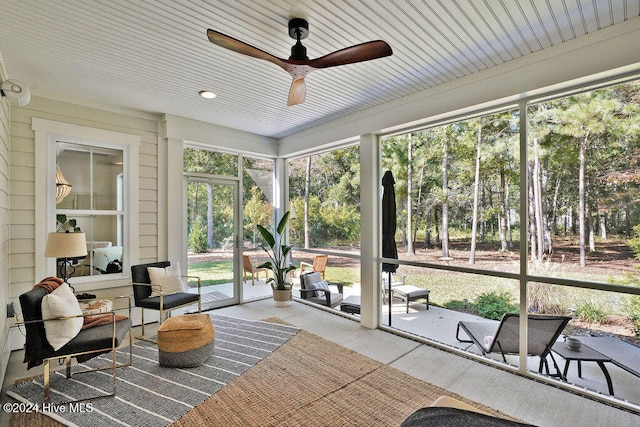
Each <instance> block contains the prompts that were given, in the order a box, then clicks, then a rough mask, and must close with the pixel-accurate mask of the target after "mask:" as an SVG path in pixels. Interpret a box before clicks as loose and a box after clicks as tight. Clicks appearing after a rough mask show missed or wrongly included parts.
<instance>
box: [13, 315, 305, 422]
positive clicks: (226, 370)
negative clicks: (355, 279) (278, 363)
mask: <svg viewBox="0 0 640 427" xmlns="http://www.w3.org/2000/svg"><path fill="white" fill-rule="evenodd" d="M210 317H211V319H212V321H213V324H214V327H215V344H214V352H213V356H212V357H211V358H209V360H208V361H207V362H206V363H205V364H204V365H202V366H199V367H197V368H189V369H174V368H164V367H162V366H160V365H159V364H158V348H157V346H156V345H155V344H153V343H148V342H137V343H134V345H133V366H130V367H124V368H118V373H117V378H118V380H117V381H118V382H117V396H116V397H115V398H105V399H96V400H93V401H91V402H90V404H86V403H85V404H84V405H73V406H71V405H69V404H67V405H59V404H56V402H64V401H67V400H72V399H82V398H91V397H97V396H100V395H105V394H108V393H109V392H110V391H111V387H112V377H111V375H110V373H109V371H100V372H92V373H85V374H80V375H77V376H75V377H72V378H71V379H70V380H68V379H66V378H65V376H64V373H63V372H59V373H56V374H52V378H51V382H52V393H51V402H52V404H51V405H48V406H47V407H44V406H43V404H42V397H43V386H42V377H38V378H36V379H33V380H31V381H28V382H24V383H22V384H20V385H17V386H15V387H14V388H13V389H11V390H10V391H8V392H7V394H8V395H10V396H11V397H13V398H15V399H17V400H18V401H20V402H25V403H30V404H38V405H39V406H38V410H39V411H40V412H42V410H43V409H48V411H46V412H47V413H46V415H48V416H50V417H52V418H54V419H56V420H58V421H60V422H62V423H63V424H66V425H70V426H88V427H102V426H104V427H107V426H108V427H111V426H149V427H151V426H167V425H169V424H171V423H172V422H173V421H175V420H177V419H178V418H180V417H181V416H182V415H183V414H185V413H186V412H188V411H190V410H191V409H193V408H194V407H195V406H196V405H198V404H199V403H201V402H203V401H204V400H206V399H207V398H208V397H210V396H211V395H212V394H214V393H216V392H217V391H218V390H220V389H221V388H223V387H224V386H225V385H226V384H228V383H229V382H231V381H233V380H234V379H236V378H238V377H239V376H240V375H241V374H242V373H243V372H245V371H246V370H247V369H249V368H250V367H252V366H253V365H255V364H256V363H258V362H259V361H261V360H262V359H264V358H265V357H266V356H267V355H269V354H271V353H272V352H273V351H274V350H276V349H278V348H279V347H280V346H281V345H282V344H284V343H285V342H287V341H288V340H289V339H290V338H291V337H293V336H294V335H296V334H297V333H298V331H299V329H297V328H293V327H290V326H286V325H280V324H275V323H267V322H261V321H249V320H243V319H237V318H231V317H226V316H220V315H214V314H211V315H210ZM118 358H119V359H120V361H121V362H123V363H124V362H126V361H127V360H128V347H127V348H123V349H120V350H118ZM109 360H110V354H109V355H104V356H100V357H98V358H94V359H92V360H90V361H88V362H87V363H86V364H83V365H79V367H80V368H82V369H86V368H87V367H96V366H105V364H106V363H108V362H109Z"/></svg>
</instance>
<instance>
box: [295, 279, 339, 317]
mask: <svg viewBox="0 0 640 427" xmlns="http://www.w3.org/2000/svg"><path fill="white" fill-rule="evenodd" d="M329 285H334V286H336V287H337V288H338V292H332V291H331V290H330V288H329ZM343 291H344V285H343V284H342V283H327V282H325V281H324V280H323V279H322V275H321V274H320V273H319V272H314V273H307V274H303V275H302V276H300V296H301V297H302V299H305V300H307V301H311V302H315V303H316V304H320V305H326V306H327V307H331V308H335V307H337V306H338V305H339V304H340V303H341V302H342V298H343V296H344V295H343Z"/></svg>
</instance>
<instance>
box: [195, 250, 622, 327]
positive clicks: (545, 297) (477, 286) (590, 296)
mask: <svg viewBox="0 0 640 427" xmlns="http://www.w3.org/2000/svg"><path fill="white" fill-rule="evenodd" d="M232 267H233V263H232V261H226V260H225V261H204V262H194V263H190V264H189V274H190V275H195V276H200V279H201V281H202V286H212V285H219V284H223V283H229V282H231V281H232V277H233V274H232ZM424 271H425V273H424V274H407V275H406V276H405V283H406V284H410V285H414V286H419V287H421V288H424V289H429V290H430V291H431V301H432V303H433V304H436V305H439V306H446V305H449V304H451V303H452V302H454V303H455V302H462V301H464V300H465V299H466V300H467V301H468V302H474V301H475V300H476V299H477V298H478V296H480V295H482V294H487V293H496V294H502V293H506V294H508V295H509V296H511V297H512V300H513V301H512V302H513V303H514V304H516V305H517V301H518V297H519V285H518V281H517V280H512V279H506V278H499V277H490V276H482V275H477V274H468V273H455V272H450V271H440V270H429V269H425V270H424ZM590 276H594V277H588V279H590V280H598V281H608V280H609V278H608V277H599V276H596V275H590ZM325 277H326V279H327V281H330V282H335V283H342V284H343V285H345V286H351V285H352V284H353V283H357V282H359V281H360V271H359V270H357V269H355V268H350V267H331V266H328V267H327V270H326V273H325ZM565 277H566V276H565ZM576 278H582V279H583V280H584V279H586V278H587V277H585V275H584V274H582V275H576ZM190 283H191V281H190ZM530 289H531V290H530V292H533V294H532V293H530V297H529V298H530V300H531V299H535V301H536V302H538V303H540V304H544V306H545V307H551V308H553V309H557V310H560V311H562V312H568V311H571V310H573V309H575V308H577V307H580V306H582V305H584V304H585V303H589V304H593V305H595V306H597V307H600V308H601V309H602V310H603V311H605V312H606V313H608V314H623V315H628V310H629V309H628V307H629V305H630V304H629V301H630V296H628V295H622V294H616V293H612V292H606V291H597V290H590V289H577V288H569V287H565V286H559V285H546V284H538V285H532V286H530Z"/></svg>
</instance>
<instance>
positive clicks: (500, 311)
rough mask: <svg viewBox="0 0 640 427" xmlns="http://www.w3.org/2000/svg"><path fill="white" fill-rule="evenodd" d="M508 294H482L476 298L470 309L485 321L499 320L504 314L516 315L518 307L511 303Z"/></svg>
mask: <svg viewBox="0 0 640 427" xmlns="http://www.w3.org/2000/svg"><path fill="white" fill-rule="evenodd" d="M512 301H513V300H512V298H511V297H510V296H509V294H508V293H506V292H502V293H496V292H490V293H484V294H481V295H480V296H479V297H478V298H476V301H475V303H473V306H472V308H473V309H474V310H476V311H477V312H478V313H480V315H481V316H482V317H485V318H487V319H494V320H500V319H502V316H504V314H505V313H517V312H518V306H517V305H516V304H515V303H513V302H512Z"/></svg>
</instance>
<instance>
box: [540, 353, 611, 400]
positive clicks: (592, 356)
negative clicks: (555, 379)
mask: <svg viewBox="0 0 640 427" xmlns="http://www.w3.org/2000/svg"><path fill="white" fill-rule="evenodd" d="M551 350H553V352H554V353H557V354H558V355H560V357H562V358H563V359H565V364H564V371H563V373H562V375H563V377H562V379H563V380H566V379H567V372H568V371H569V364H570V363H571V361H573V360H575V361H577V362H578V378H582V362H596V363H597V364H598V366H599V367H600V369H601V370H602V373H603V374H604V377H605V378H606V380H607V386H608V387H609V394H610V395H611V396H613V383H612V382H611V376H610V375H609V371H608V370H607V367H606V366H605V365H604V364H605V362H611V358H610V357H607V356H605V355H604V354H602V353H599V352H597V351H595V350H594V349H592V348H591V347H589V346H587V345H585V344H582V348H581V349H580V350H579V351H575V350H571V349H570V348H569V347H567V343H566V342H563V341H560V342H557V343H555V344H554V345H553V347H552V348H551Z"/></svg>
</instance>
